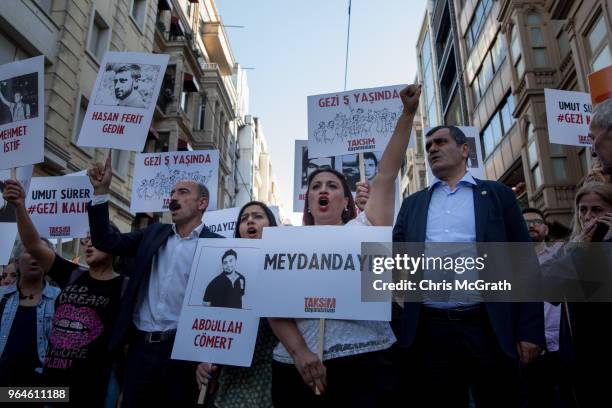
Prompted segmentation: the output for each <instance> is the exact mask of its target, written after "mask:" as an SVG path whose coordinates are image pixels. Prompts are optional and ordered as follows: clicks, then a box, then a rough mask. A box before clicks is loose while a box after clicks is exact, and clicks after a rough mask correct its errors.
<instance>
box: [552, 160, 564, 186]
mask: <svg viewBox="0 0 612 408" xmlns="http://www.w3.org/2000/svg"><path fill="white" fill-rule="evenodd" d="M566 162H567V159H566V158H565V157H555V158H553V159H552V168H553V173H554V175H555V179H556V180H557V181H560V182H563V181H567V166H566V164H565V163H566Z"/></svg>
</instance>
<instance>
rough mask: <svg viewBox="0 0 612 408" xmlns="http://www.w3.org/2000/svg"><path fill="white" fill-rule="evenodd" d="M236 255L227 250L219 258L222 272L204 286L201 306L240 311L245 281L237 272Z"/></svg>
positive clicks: (232, 251)
mask: <svg viewBox="0 0 612 408" xmlns="http://www.w3.org/2000/svg"><path fill="white" fill-rule="evenodd" d="M237 261H238V254H237V253H236V251H234V250H233V249H228V250H227V251H225V252H224V253H223V255H222V256H221V268H222V271H221V273H220V274H218V275H217V276H216V277H215V278H214V279H213V280H211V281H210V283H209V284H208V285H207V286H206V290H205V291H204V297H203V304H204V305H205V306H212V307H230V308H234V309H242V297H243V296H244V293H245V290H246V279H245V277H244V275H242V274H241V273H240V272H238V270H237Z"/></svg>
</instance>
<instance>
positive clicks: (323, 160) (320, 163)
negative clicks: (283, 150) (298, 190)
mask: <svg viewBox="0 0 612 408" xmlns="http://www.w3.org/2000/svg"><path fill="white" fill-rule="evenodd" d="M334 165H335V157H317V158H313V159H309V158H308V147H307V146H303V147H302V190H306V187H307V185H308V177H309V176H310V175H311V174H312V173H313V172H314V171H315V170H317V169H321V168H328V169H333V168H334Z"/></svg>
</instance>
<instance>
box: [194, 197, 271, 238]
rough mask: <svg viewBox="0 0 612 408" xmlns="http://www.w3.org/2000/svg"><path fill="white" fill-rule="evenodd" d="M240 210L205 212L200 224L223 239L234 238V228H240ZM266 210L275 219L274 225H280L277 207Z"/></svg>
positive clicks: (226, 209) (236, 208)
mask: <svg viewBox="0 0 612 408" xmlns="http://www.w3.org/2000/svg"><path fill="white" fill-rule="evenodd" d="M240 208H241V207H233V208H224V209H222V210H215V211H208V210H206V211H205V212H204V215H203V216H202V222H204V225H206V227H207V228H208V229H209V230H210V231H211V232H214V233H217V234H219V235H222V236H223V237H225V238H234V233H235V231H236V228H239V227H240V221H239V220H238V214H239V213H240ZM268 208H269V209H270V211H272V214H273V215H274V218H275V219H276V225H282V222H281V220H280V212H279V208H278V206H277V205H269V206H268Z"/></svg>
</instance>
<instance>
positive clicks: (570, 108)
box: [544, 89, 593, 146]
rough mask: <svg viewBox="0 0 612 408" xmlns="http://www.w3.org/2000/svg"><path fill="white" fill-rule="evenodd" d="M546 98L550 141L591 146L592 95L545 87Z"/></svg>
mask: <svg viewBox="0 0 612 408" xmlns="http://www.w3.org/2000/svg"><path fill="white" fill-rule="evenodd" d="M544 99H545V100H546V120H547V122H548V139H549V141H550V143H557V144H564V145H570V146H591V140H590V139H589V124H590V123H591V114H592V111H593V105H592V103H591V95H590V94H588V93H586V92H574V91H562V90H559V89H544Z"/></svg>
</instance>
